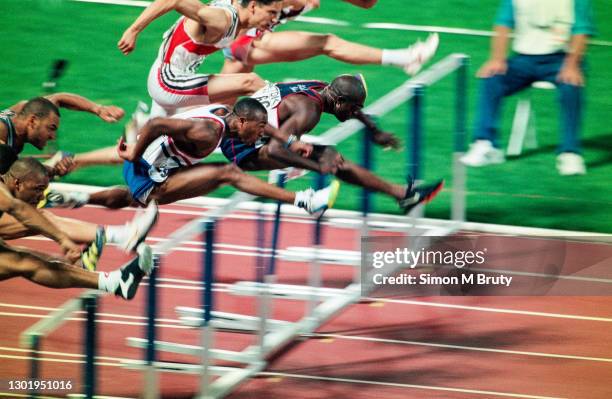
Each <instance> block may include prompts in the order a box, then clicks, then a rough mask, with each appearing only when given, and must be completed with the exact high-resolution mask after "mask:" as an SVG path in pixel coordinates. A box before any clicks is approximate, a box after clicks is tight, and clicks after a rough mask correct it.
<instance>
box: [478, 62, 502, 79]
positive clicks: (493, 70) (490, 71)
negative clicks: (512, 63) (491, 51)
mask: <svg viewBox="0 0 612 399" xmlns="http://www.w3.org/2000/svg"><path fill="white" fill-rule="evenodd" d="M507 70H508V63H507V62H506V60H495V59H491V60H489V61H487V62H485V63H484V65H483V66H481V67H480V69H479V70H478V72H476V76H478V77H479V78H490V77H492V76H495V75H505V74H506V71H507Z"/></svg>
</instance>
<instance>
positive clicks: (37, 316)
mask: <svg viewBox="0 0 612 399" xmlns="http://www.w3.org/2000/svg"><path fill="white" fill-rule="evenodd" d="M0 317H25V318H34V319H44V318H45V317H47V315H44V314H32V313H14V312H0ZM65 321H78V322H82V321H85V318H84V317H69V318H67V319H65ZM96 323H100V324H115V325H124V326H138V327H143V326H146V325H147V323H146V322H137V321H124V320H109V319H96ZM155 326H156V327H159V328H174V329H178V330H189V329H193V327H189V326H184V325H181V324H157V323H156V324H155Z"/></svg>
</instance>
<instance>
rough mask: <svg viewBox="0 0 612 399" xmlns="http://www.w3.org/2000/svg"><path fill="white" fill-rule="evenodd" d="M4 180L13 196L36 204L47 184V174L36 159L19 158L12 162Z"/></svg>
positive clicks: (41, 197)
mask: <svg viewBox="0 0 612 399" xmlns="http://www.w3.org/2000/svg"><path fill="white" fill-rule="evenodd" d="M4 182H5V183H6V185H7V186H8V188H9V190H11V193H12V194H13V196H14V197H15V198H17V199H20V200H22V201H24V202H27V203H28V204H30V205H34V206H36V204H38V202H40V200H42V199H43V196H44V191H45V189H46V188H47V186H48V185H49V174H48V172H47V169H46V168H45V167H44V166H43V165H42V164H41V163H40V162H38V161H37V160H36V159H34V158H30V157H28V158H21V159H18V160H16V161H15V162H13V165H11V167H10V168H9V170H8V172H6V174H5V175H4Z"/></svg>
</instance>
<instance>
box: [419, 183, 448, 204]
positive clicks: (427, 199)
mask: <svg viewBox="0 0 612 399" xmlns="http://www.w3.org/2000/svg"><path fill="white" fill-rule="evenodd" d="M442 188H444V180H440V182H439V183H438V186H437V187H436V189H435V190H434V191H432V192H431V193H429V194H428V195H427V196H426V197H425V199H423V201H421V203H422V204H428V203H430V202H431V201H432V200H433V199H434V198H435V197H436V195H438V194H439V193H440V191H442Z"/></svg>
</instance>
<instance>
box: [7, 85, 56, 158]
mask: <svg viewBox="0 0 612 399" xmlns="http://www.w3.org/2000/svg"><path fill="white" fill-rule="evenodd" d="M17 116H18V117H19V118H21V119H23V120H24V121H25V123H26V125H25V129H26V134H27V139H28V143H30V144H32V145H33V146H34V147H36V148H38V149H39V150H41V149H43V148H44V146H45V145H46V144H47V141H49V140H55V135H56V133H57V129H58V128H59V121H60V113H59V109H58V108H57V106H56V105H55V104H53V103H52V102H51V101H49V100H47V99H46V98H44V97H36V98H33V99H31V100H30V101H28V102H27V103H26V104H25V105H24V106H23V108H22V110H21V111H20V112H19V114H18V115H17Z"/></svg>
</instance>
